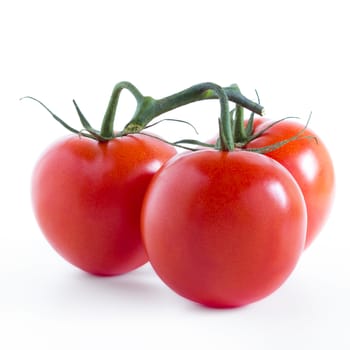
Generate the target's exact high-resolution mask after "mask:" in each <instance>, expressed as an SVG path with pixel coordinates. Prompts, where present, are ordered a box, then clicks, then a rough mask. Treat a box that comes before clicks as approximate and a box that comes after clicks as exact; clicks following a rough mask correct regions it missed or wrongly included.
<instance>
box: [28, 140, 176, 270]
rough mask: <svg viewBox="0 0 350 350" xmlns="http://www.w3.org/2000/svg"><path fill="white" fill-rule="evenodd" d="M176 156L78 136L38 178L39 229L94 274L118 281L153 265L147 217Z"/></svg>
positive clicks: (153, 144)
mask: <svg viewBox="0 0 350 350" xmlns="http://www.w3.org/2000/svg"><path fill="white" fill-rule="evenodd" d="M174 154H175V149H174V148H173V147H172V146H169V145H167V144H165V143H162V142H160V141H158V140H155V139H154V138H151V137H148V136H142V135H133V136H124V137H121V138H117V139H114V140H112V141H108V142H104V143H101V142H97V141H94V140H91V139H87V138H84V137H78V136H72V137H68V138H66V139H64V140H61V141H59V142H58V143H56V144H54V145H53V146H52V147H51V148H49V149H48V150H47V152H46V153H45V154H44V155H43V156H42V158H41V159H40V160H39V162H38V164H37V166H36V168H35V170H34V174H33V182H32V199H33V206H34V212H35V215H36V218H37V220H38V223H39V225H40V227H41V229H42V231H43V233H44V235H45V236H46V238H47V239H48V241H49V242H50V243H51V245H52V246H53V247H54V248H55V249H56V250H57V252H58V253H59V254H61V255H62V256H63V257H64V258H65V259H66V260H68V261H69V262H70V263H72V264H73V265H76V266H77V267H79V268H81V269H82V270H85V271H87V272H90V273H93V274H97V275H115V274H121V273H125V272H128V271H130V270H132V269H135V268H137V267H139V266H141V265H142V264H144V263H145V262H146V261H147V260H148V259H147V256H146V253H145V251H144V248H143V245H142V241H141V234H140V228H139V223H140V219H139V217H140V210H141V205H142V200H143V196H144V193H145V191H146V188H147V186H148V184H149V182H150V180H151V178H152V177H153V175H154V173H155V172H156V171H157V170H158V169H159V167H160V166H161V165H162V164H163V162H165V161H166V160H167V159H169V158H170V157H172V156H173V155H174Z"/></svg>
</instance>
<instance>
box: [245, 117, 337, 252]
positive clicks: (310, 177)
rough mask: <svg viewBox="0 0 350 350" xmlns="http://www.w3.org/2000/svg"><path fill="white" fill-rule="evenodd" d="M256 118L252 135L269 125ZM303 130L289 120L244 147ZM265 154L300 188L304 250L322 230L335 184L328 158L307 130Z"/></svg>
mask: <svg viewBox="0 0 350 350" xmlns="http://www.w3.org/2000/svg"><path fill="white" fill-rule="evenodd" d="M259 119H260V118H258V119H257V122H256V123H255V130H254V133H259V132H260V131H261V130H263V129H265V128H266V127H267V126H268V125H269V124H271V123H272V121H271V120H266V119H265V118H263V120H265V121H264V122H263V123H262V122H261V120H259ZM257 123H258V124H257ZM303 128H304V126H303V125H301V124H300V123H298V122H296V121H293V120H290V119H288V120H284V121H281V122H279V123H277V124H275V125H274V126H272V127H271V128H270V129H268V130H267V131H266V132H264V133H263V134H262V135H261V136H260V137H258V138H257V139H255V140H253V141H251V142H250V143H249V144H248V145H247V146H246V148H248V149H249V148H259V147H265V146H268V145H271V144H273V143H276V142H279V141H282V140H285V139H288V138H291V137H293V136H295V135H296V134H297V133H298V132H300V131H301V130H302V129H303ZM304 136H307V137H313V138H314V139H313V138H305V137H304ZM316 139H317V141H316ZM265 155H266V156H268V157H270V158H273V159H275V160H277V161H278V162H279V163H280V164H282V165H283V166H284V167H285V168H286V169H288V170H289V172H290V173H291V174H292V175H293V177H294V178H295V180H296V181H297V183H298V184H299V186H300V188H301V191H302V193H303V196H304V199H305V203H306V208H307V215H308V227H307V236H306V242H305V248H306V247H308V246H309V245H310V243H311V242H312V241H313V240H314V238H315V237H316V235H317V234H318V233H319V232H320V231H321V229H322V227H323V225H324V223H325V221H326V219H327V217H328V214H329V212H330V208H331V205H332V202H333V196H334V187H335V185H334V182H335V181H334V170H333V164H332V160H331V157H330V155H329V153H328V151H327V148H326V146H325V145H324V143H323V142H322V140H321V139H320V138H319V136H317V135H316V134H315V133H314V132H313V131H311V130H310V129H309V128H307V129H306V130H305V132H304V133H303V137H302V138H299V139H298V140H295V141H292V142H290V143H287V144H286V145H284V146H282V147H280V148H278V149H276V150H274V151H272V152H268V153H265Z"/></svg>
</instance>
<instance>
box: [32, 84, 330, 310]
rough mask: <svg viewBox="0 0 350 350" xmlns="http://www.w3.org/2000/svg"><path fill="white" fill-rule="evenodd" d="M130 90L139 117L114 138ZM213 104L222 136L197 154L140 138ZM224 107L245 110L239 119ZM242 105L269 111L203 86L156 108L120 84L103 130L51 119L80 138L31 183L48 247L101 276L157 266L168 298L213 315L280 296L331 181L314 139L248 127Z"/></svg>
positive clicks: (54, 152)
mask: <svg viewBox="0 0 350 350" xmlns="http://www.w3.org/2000/svg"><path fill="white" fill-rule="evenodd" d="M123 88H126V89H128V90H129V91H131V92H132V93H133V94H134V96H135V98H136V99H137V102H138V108H137V110H136V113H135V116H134V118H133V119H132V120H131V122H130V123H128V125H127V126H126V127H125V128H124V130H123V131H122V132H120V133H114V132H113V128H112V125H113V121H114V114H115V110H116V105H117V101H118V98H119V94H120V91H121V89H123ZM206 98H218V99H219V100H220V103H221V108H222V114H221V118H220V133H219V136H218V138H215V139H213V140H210V141H209V142H208V143H205V144H204V143H199V142H198V143H197V145H200V147H197V149H196V150H195V151H186V152H183V153H177V151H176V148H175V147H174V146H173V145H170V144H169V143H167V142H165V141H163V140H161V139H160V138H159V137H155V136H154V135H147V134H144V133H143V132H142V130H143V129H144V128H145V127H147V125H148V123H149V122H150V121H151V120H152V119H154V118H155V117H156V116H158V115H160V114H162V113H164V112H166V111H168V110H171V109H174V108H176V107H179V106H181V105H183V104H186V103H190V102H194V101H198V100H202V99H206ZM229 100H231V101H234V102H236V103H238V105H237V111H236V114H235V119H233V113H229V111H228V101H229ZM242 106H244V107H246V108H248V109H250V110H253V111H254V112H258V113H259V112H261V111H262V108H260V106H259V105H257V104H254V103H252V102H251V101H249V100H247V99H245V98H244V97H243V96H242V95H241V94H240V92H239V91H237V88H236V87H235V86H232V87H229V88H225V89H224V88H220V87H219V86H217V85H215V84H209V83H206V84H202V85H198V86H195V87H192V88H191V89H188V90H184V91H183V92H181V93H177V94H175V95H172V96H170V97H168V98H167V99H162V100H153V99H151V98H150V97H147V98H145V97H143V96H142V95H141V94H140V93H139V91H138V90H137V89H136V88H135V87H134V86H133V85H131V84H130V83H125V82H123V83H121V84H119V85H117V86H116V88H115V89H114V91H113V94H112V97H111V102H110V105H109V107H108V109H107V112H106V116H105V118H104V123H103V125H102V128H101V131H97V130H95V129H93V128H92V127H91V126H90V125H89V124H88V122H87V120H86V119H85V117H84V116H83V114H82V113H81V111H80V110H79V108H78V107H77V106H76V108H77V111H78V114H79V117H80V119H81V121H82V123H83V126H84V129H85V131H84V132H77V131H76V130H75V129H73V128H71V127H68V125H67V124H65V123H64V122H63V121H62V120H61V119H59V118H58V117H57V116H55V115H54V114H53V113H52V112H51V111H50V110H49V112H50V113H51V114H52V115H53V116H54V117H55V119H56V120H58V121H59V122H61V124H63V125H64V126H66V127H68V128H69V129H70V130H71V131H73V132H76V133H77V134H78V135H76V136H69V137H66V138H64V139H62V140H60V141H59V142H56V143H55V144H53V145H52V146H51V147H50V148H49V149H48V150H47V151H46V152H45V153H44V155H43V156H42V157H41V158H40V159H39V161H38V163H37V165H36V167H35V170H34V173H33V182H32V198H33V208H34V213H35V215H36V218H37V221H38V223H39V226H40V227H41V230H42V231H43V233H44V235H45V236H46V238H47V239H48V241H49V242H50V243H51V245H52V246H53V247H54V248H55V249H56V250H57V252H58V253H59V254H61V255H62V256H63V257H64V258H65V259H66V260H67V261H69V262H70V263H72V264H73V265H75V266H77V267H79V268H80V269H82V270H85V271H87V272H89V273H92V274H96V275H118V274H122V273H125V272H128V271H131V270H133V269H135V268H137V267H139V266H141V265H143V264H144V263H146V262H147V261H150V263H151V265H152V267H153V268H154V270H155V272H156V273H157V274H158V276H159V277H160V278H161V279H162V280H163V281H164V282H165V283H166V284H167V285H168V286H169V287H170V288H171V289H173V290H174V291H175V292H177V293H178V294H180V295H182V296H183V297H185V298H188V299H190V300H193V301H195V302H198V303H201V304H204V305H207V306H210V307H235V306H241V305H245V304H248V303H251V302H254V301H257V300H259V299H261V298H263V297H265V296H267V295H269V294H270V293H272V292H273V291H275V290H276V289H277V288H278V287H279V286H280V285H281V284H282V283H283V282H284V281H285V280H286V279H287V278H288V276H289V275H290V274H291V272H292V271H293V269H294V267H295V266H296V264H297V262H298V259H299V257H300V255H301V254H302V252H303V251H304V249H305V248H306V247H307V246H309V245H310V244H311V242H312V241H313V239H314V238H315V236H316V235H317V234H318V233H319V232H320V230H321V228H322V226H323V224H324V223H325V220H326V218H327V216H328V213H329V211H330V207H331V203H332V199H333V192H334V171H333V166H332V161H331V158H330V156H329V153H328V151H327V149H326V147H325V145H324V144H323V142H322V141H321V140H320V138H319V137H318V136H317V135H316V134H315V133H314V132H312V131H311V130H310V129H309V128H306V127H304V126H302V125H300V124H299V123H296V122H294V121H291V120H290V119H288V120H287V119H285V120H282V121H279V122H272V121H271V120H268V119H266V118H260V117H258V118H254V117H253V116H252V117H251V118H250V119H249V121H246V122H245V123H244V122H243V119H242V115H243V114H242V110H243V107H242ZM45 108H46V107H45ZM187 143H189V141H188V140H187ZM192 144H196V143H195V142H192ZM214 144H215V146H214ZM176 145H179V144H176ZM202 146H207V147H208V148H203V147H202Z"/></svg>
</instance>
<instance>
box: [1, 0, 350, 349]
mask: <svg viewBox="0 0 350 350" xmlns="http://www.w3.org/2000/svg"><path fill="white" fill-rule="evenodd" d="M348 13H349V10H348V6H347V1H338V0H333V1H322V0H318V1H306V0H304V1H290V2H288V1H285V2H284V1H249V0H245V1H239V2H238V1H237V2H235V1H232V0H231V1H221V0H215V1H206V0H202V1H198V2H197V1H191V0H187V1H185V2H181V1H179V0H177V1H171V2H170V1H169V2H167V1H153V0H147V1H134V0H128V1H120V2H117V1H110V2H108V1H103V0H99V1H87V0H86V1H74V0H71V1H67V2H64V1H59V2H58V1H57V2H50V1H18V0H17V1H16V0H13V1H4V2H2V3H1V5H0V40H1V42H0V45H1V46H0V47H1V54H0V121H1V124H0V127H1V135H0V142H1V172H0V174H1V182H0V186H1V195H0V200H1V231H0V323H1V326H0V329H1V335H0V348H2V349H8V350H10V349H11V350H12V349H38V350H39V349H153V348H155V347H157V346H161V347H162V348H163V349H240V350H244V349H270V350H271V349H293V350H294V349H338V350H342V349H349V348H350V336H349V335H348V331H349V328H350V327H349V326H350V316H349V315H350V302H349V294H350V257H349V256H350V255H349V253H348V250H349V245H350V238H349V233H350V232H349V226H348V217H349V214H348V202H349V199H348V198H349V194H350V191H349V185H348V183H347V181H348V179H349V176H350V174H349V170H348V169H349V167H348V163H349V161H348V160H349V151H348V149H347V147H348V143H347V140H348V130H349V129H348V126H349V119H350V118H349V102H348V101H349V80H350V79H349V78H350V74H349V62H350V54H349V50H348V46H349V38H348V33H349V32H350V22H349V18H348ZM121 80H129V81H131V82H132V83H134V84H135V85H136V86H138V87H139V89H140V90H141V92H143V93H145V94H147V95H151V96H153V97H156V98H157V97H163V96H166V95H168V94H171V93H174V92H176V91H179V90H181V89H183V88H186V87H189V86H191V85H193V84H196V83H200V82H203V81H213V82H216V83H218V84H220V85H229V84H231V83H238V84H239V85H240V87H241V89H242V91H243V92H244V93H245V95H247V96H249V97H251V98H255V89H257V90H258V92H259V95H260V98H261V101H262V104H263V105H264V106H265V108H266V112H267V116H269V117H271V118H281V117H284V116H290V115H294V116H299V117H301V118H302V119H303V120H306V118H307V117H308V115H309V113H310V112H311V111H312V113H313V114H312V115H313V116H312V120H311V127H312V128H313V129H314V130H316V131H317V133H318V134H319V135H320V136H321V138H322V139H323V140H324V141H325V143H326V144H327V145H328V147H329V150H330V152H331V154H332V157H333V159H334V164H335V168H336V174H337V196H336V200H335V203H334V207H333V211H332V213H331V216H330V218H329V220H328V222H327V225H326V226H325V228H324V229H323V231H322V232H321V234H320V236H319V237H318V239H317V240H316V241H315V243H314V244H313V245H312V246H311V247H310V248H309V249H308V250H307V251H306V252H305V253H304V255H303V256H302V258H301V260H300V262H299V264H298V266H297V268H296V270H295V271H294V272H293V274H292V275H291V277H290V278H289V279H288V281H287V282H286V283H285V284H284V285H283V286H282V287H281V288H280V289H279V290H278V291H276V292H275V293H274V294H272V295H271V296H269V297H268V298H266V299H264V300H262V301H260V302H257V303H255V304H252V305H250V306H247V307H244V308H239V309H233V310H212V309H207V308H203V307H200V306H198V305H195V304H193V303H191V302H189V301H187V300H185V299H182V298H180V297H179V296H177V295H175V294H174V293H173V292H172V291H170V290H169V289H168V288H167V287H166V286H164V285H163V284H162V283H161V282H160V281H159V280H158V278H157V277H156V276H155V274H154V273H153V271H152V270H151V268H150V267H149V266H148V265H146V266H145V267H143V268H141V269H139V270H137V271H135V272H133V273H130V274H127V275H123V276H120V277H115V278H96V277H92V276H89V275H87V274H85V273H83V272H80V271H79V270H77V269H76V268H74V267H73V266H71V265H69V264H68V263H66V262H65V261H63V259H61V258H60V257H59V256H58V255H57V254H56V253H55V252H54V251H53V250H52V249H51V247H50V246H49V245H48V244H47V242H46V241H45V239H44V237H43V236H42V234H41V232H40V230H39V229H38V227H37V225H36V222H35V220H34V218H33V214H32V210H31V203H30V177H31V171H32V168H33V166H34V164H35V161H36V160H37V158H38V157H39V155H40V153H41V152H42V151H43V150H44V149H45V148H46V147H47V146H48V145H49V144H50V143H51V142H52V141H54V140H55V139H57V138H58V137H60V136H61V135H64V134H66V131H65V130H64V129H63V128H62V127H61V126H60V125H59V124H58V123H56V122H55V121H54V120H53V119H52V118H51V117H50V116H49V115H48V114H47V112H45V111H44V110H43V109H42V108H40V106H39V105H37V104H35V103H34V102H32V101H29V100H26V101H21V102H19V98H20V97H22V96H25V95H31V96H34V97H37V98H39V99H41V100H42V101H44V102H45V103H46V104H47V105H48V106H49V107H50V108H51V109H52V110H54V111H55V112H56V113H57V114H58V115H59V116H61V117H62V118H64V119H65V120H66V121H67V122H70V123H71V124H73V125H74V126H76V127H78V125H79V124H78V122H77V117H76V115H75V112H74V109H73V105H72V103H71V100H72V99H73V98H75V99H76V100H77V102H78V103H79V105H80V107H81V108H82V110H83V111H84V112H85V114H86V116H87V117H89V119H90V121H91V123H92V124H93V125H94V126H95V127H98V125H99V123H100V121H101V118H102V116H103V113H104V110H105V108H106V105H107V102H108V99H109V95H110V93H111V90H112V88H113V86H114V84H115V83H117V82H119V81H121ZM134 107H135V106H134V102H133V100H132V98H131V97H130V96H129V95H128V94H127V93H125V94H122V97H121V108H120V110H119V111H118V121H117V125H116V127H117V126H118V125H119V127H121V126H123V125H124V123H126V122H127V121H128V120H129V118H130V116H131V114H132V112H133V108H134ZM218 113H219V107H218V103H217V102H215V101H208V102H203V103H198V104H195V105H193V106H190V107H186V108H184V109H181V112H174V113H173V112H172V114H169V116H172V117H184V118H187V119H188V120H189V121H191V122H193V123H194V124H195V125H196V126H197V127H198V129H199V131H200V135H199V136H198V137H199V138H200V139H202V140H205V139H206V138H207V137H209V136H211V135H212V134H213V132H214V130H215V128H216V118H217V116H218ZM160 132H162V134H163V135H164V136H166V137H169V138H174V139H176V138H177V137H181V138H182V137H197V136H196V135H194V133H193V132H192V130H190V129H189V128H188V127H185V126H175V125H174V124H166V125H163V127H162V128H161V130H160Z"/></svg>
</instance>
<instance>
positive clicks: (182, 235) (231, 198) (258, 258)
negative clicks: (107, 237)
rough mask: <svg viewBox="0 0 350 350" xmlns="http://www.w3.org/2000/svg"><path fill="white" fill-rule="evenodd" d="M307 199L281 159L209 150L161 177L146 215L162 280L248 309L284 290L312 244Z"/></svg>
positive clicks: (204, 299)
mask: <svg viewBox="0 0 350 350" xmlns="http://www.w3.org/2000/svg"><path fill="white" fill-rule="evenodd" d="M306 224H307V215H306V208H305V202H304V199H303V196H302V193H301V191H300V188H299V186H298V185H297V183H296V181H295V180H294V178H293V177H292V176H291V174H290V173H289V172H288V171H287V170H286V169H285V168H284V167H282V165H280V164H279V163H278V162H276V161H274V160H273V159H271V158H269V157H266V156H264V155H261V154H256V153H253V152H246V151H233V152H222V151H215V150H201V151H197V152H192V153H183V154H181V155H179V156H176V157H174V158H172V159H171V160H170V161H168V162H167V163H165V165H164V166H163V167H162V168H161V169H160V171H159V172H158V173H157V174H156V175H155V176H154V178H153V179H152V181H151V184H150V186H149V188H148V190H147V193H146V196H145V201H144V205H143V209H142V213H141V227H142V235H143V241H144V244H145V248H146V251H147V253H148V256H149V259H150V262H151V264H152V266H153V268H154V269H155V271H156V272H157V274H158V275H159V276H160V278H161V279H162V280H163V281H164V282H165V283H166V284H167V285H168V286H169V287H170V288H172V289H173V290H174V291H175V292H177V293H178V294H180V295H182V296H184V297H186V298H188V299H190V300H193V301H195V302H198V303H202V304H205V305H208V306H212V307H233V306H240V305H244V304H247V303H251V302H253V301H256V300H259V299H261V298H263V297H265V296H267V295H268V294H270V293H272V292H273V291H274V290H275V289H276V288H278V287H279V286H280V285H281V284H282V283H283V281H285V279H286V278H287V277H288V276H289V274H290V273H291V272H292V270H293V268H294V267H295V265H296V263H297V261H298V258H299V256H300V254H301V253H302V251H303V247H304V244H305V234H306Z"/></svg>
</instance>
